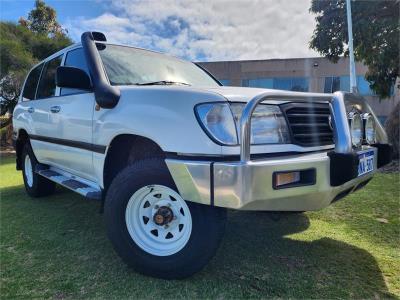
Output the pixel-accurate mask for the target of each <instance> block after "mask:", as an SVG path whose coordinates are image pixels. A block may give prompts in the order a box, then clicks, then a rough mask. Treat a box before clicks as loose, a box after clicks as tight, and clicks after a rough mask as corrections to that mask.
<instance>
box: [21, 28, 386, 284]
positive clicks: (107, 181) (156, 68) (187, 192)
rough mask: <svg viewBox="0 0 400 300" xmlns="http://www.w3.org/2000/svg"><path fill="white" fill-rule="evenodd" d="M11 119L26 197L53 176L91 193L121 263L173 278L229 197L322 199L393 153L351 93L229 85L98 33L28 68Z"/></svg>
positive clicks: (187, 269) (46, 191)
mask: <svg viewBox="0 0 400 300" xmlns="http://www.w3.org/2000/svg"><path fill="white" fill-rule="evenodd" d="M13 126H14V140H15V147H16V153H17V159H16V165H17V169H18V170H22V173H23V179H24V184H25V188H26V192H27V193H28V195H30V196H32V197H41V196H48V195H50V194H52V193H53V192H54V191H55V186H56V184H59V185H62V186H64V187H66V188H68V189H70V190H72V191H74V192H76V193H79V194H81V195H83V196H84V197H86V198H88V199H95V200H99V201H100V202H101V205H102V211H104V217H105V223H106V227H107V232H108V236H109V239H110V240H111V243H112V245H113V247H114V249H115V251H116V252H117V253H118V255H119V256H120V257H121V258H122V259H123V261H124V262H126V263H127V264H128V265H129V266H132V267H133V268H135V269H136V270H137V271H139V272H141V273H144V274H148V275H151V276H155V277H160V278H167V279H171V278H184V277H187V276H189V275H191V274H193V273H195V272H197V271H199V270H200V269H201V268H202V267H203V266H205V265H206V264H207V262H208V261H209V260H210V259H211V258H212V256H213V255H214V254H215V252H216V250H217V248H218V245H219V243H220V240H221V238H222V235H223V232H224V226H225V221H226V210H227V209H236V210H256V211H290V212H303V211H309V210H318V209H322V208H324V207H326V206H328V205H330V204H332V203H333V202H335V201H337V200H339V199H341V198H343V197H345V196H346V195H348V194H350V193H351V192H353V191H355V190H357V189H359V188H362V187H363V186H365V185H366V184H367V183H368V181H369V180H370V179H371V178H372V176H373V174H374V173H375V172H376V170H377V168H379V167H380V166H382V165H384V164H386V163H387V162H388V161H389V160H390V153H391V147H390V145H389V144H388V142H387V136H386V134H385V131H384V130H383V128H382V126H381V125H380V124H379V122H378V121H377V118H376V116H375V115H374V112H373V111H372V110H371V108H370V107H369V105H368V104H367V103H366V102H365V101H364V99H363V98H361V97H360V96H358V95H354V94H350V93H345V92H336V93H334V94H317V93H301V92H288V91H279V90H268V89H257V88H244V87H224V86H222V85H221V84H220V83H219V82H218V80H216V79H215V78H214V77H213V76H212V75H211V74H209V73H208V72H207V71H206V70H204V69H202V68H201V67H200V66H198V65H196V64H194V63H191V62H187V61H184V60H181V59H178V58H175V57H172V56H169V55H165V54H160V53H157V52H153V51H148V50H143V49H138V48H133V47H127V46H121V45H114V44H110V43H107V41H106V37H105V36H104V34H102V33H99V32H85V33H83V35H82V37H81V43H79V44H75V45H73V46H70V47H68V48H65V49H63V50H61V51H59V52H57V53H55V54H53V55H52V56H50V57H48V58H47V59H45V60H44V61H43V62H40V63H39V64H37V65H36V66H35V67H33V69H32V70H31V71H30V72H29V74H28V76H27V78H26V80H25V83H24V86H23V90H22V93H21V96H20V99H19V102H18V104H17V106H16V107H15V110H14V114H13ZM249 255H251V253H249Z"/></svg>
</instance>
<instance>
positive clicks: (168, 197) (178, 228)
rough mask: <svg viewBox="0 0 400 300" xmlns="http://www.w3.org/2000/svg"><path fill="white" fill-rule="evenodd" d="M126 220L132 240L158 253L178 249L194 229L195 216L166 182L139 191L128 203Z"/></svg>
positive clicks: (171, 251)
mask: <svg viewBox="0 0 400 300" xmlns="http://www.w3.org/2000/svg"><path fill="white" fill-rule="evenodd" d="M125 222H126V227H127V229H128V232H129V235H130V236H131V238H132V240H133V241H134V242H135V243H136V244H137V245H138V246H139V247H140V248H142V249H143V250H145V251H146V252H147V253H150V254H152V255H156V256H168V255H172V254H175V253H177V252H179V251H180V250H181V249H182V248H183V247H185V245H186V244H187V242H188V241H189V238H190V235H191V232H192V216H191V214H190V210H189V207H188V206H187V204H186V202H185V200H183V198H182V197H181V196H180V195H179V194H178V193H177V192H176V191H174V190H173V189H171V188H169V187H167V186H163V185H148V186H145V187H142V188H140V189H139V190H137V191H136V192H135V193H134V194H133V195H132V196H131V198H130V199H129V201H128V204H127V206H126V211H125Z"/></svg>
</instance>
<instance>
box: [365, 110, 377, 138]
mask: <svg viewBox="0 0 400 300" xmlns="http://www.w3.org/2000/svg"><path fill="white" fill-rule="evenodd" d="M363 121H364V135H365V141H366V142H367V143H368V144H374V143H375V141H376V139H375V138H376V133H375V120H374V118H373V117H372V115H370V114H368V113H366V114H363Z"/></svg>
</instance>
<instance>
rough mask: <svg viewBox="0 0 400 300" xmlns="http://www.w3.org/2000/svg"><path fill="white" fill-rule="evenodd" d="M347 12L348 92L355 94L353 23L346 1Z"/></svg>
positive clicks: (347, 1) (356, 91)
mask: <svg viewBox="0 0 400 300" xmlns="http://www.w3.org/2000/svg"><path fill="white" fill-rule="evenodd" d="M346 12H347V32H348V35H349V54H350V92H352V93H354V94H357V93H358V89H357V78H356V65H355V62H354V49H353V23H352V20H351V3H350V0H346Z"/></svg>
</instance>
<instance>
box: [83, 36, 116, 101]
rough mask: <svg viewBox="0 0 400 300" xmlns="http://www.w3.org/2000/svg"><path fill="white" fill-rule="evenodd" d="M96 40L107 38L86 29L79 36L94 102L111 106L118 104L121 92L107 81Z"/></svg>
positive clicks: (103, 40)
mask: <svg viewBox="0 0 400 300" xmlns="http://www.w3.org/2000/svg"><path fill="white" fill-rule="evenodd" d="M96 41H100V42H105V41H107V39H106V37H105V35H104V34H103V33H101V32H90V31H87V32H84V33H83V34H82V36H81V43H82V47H83V52H84V53H85V58H86V62H87V66H88V68H89V73H90V76H91V78H92V84H93V90H94V95H95V98H96V102H97V104H98V105H99V106H100V107H101V108H113V107H115V106H116V105H117V104H118V101H119V98H120V96H121V93H120V90H119V89H118V88H117V87H115V86H112V85H110V84H109V83H108V80H107V77H106V75H105V73H104V70H103V66H102V62H101V58H100V54H99V52H98V50H97V46H96Z"/></svg>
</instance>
